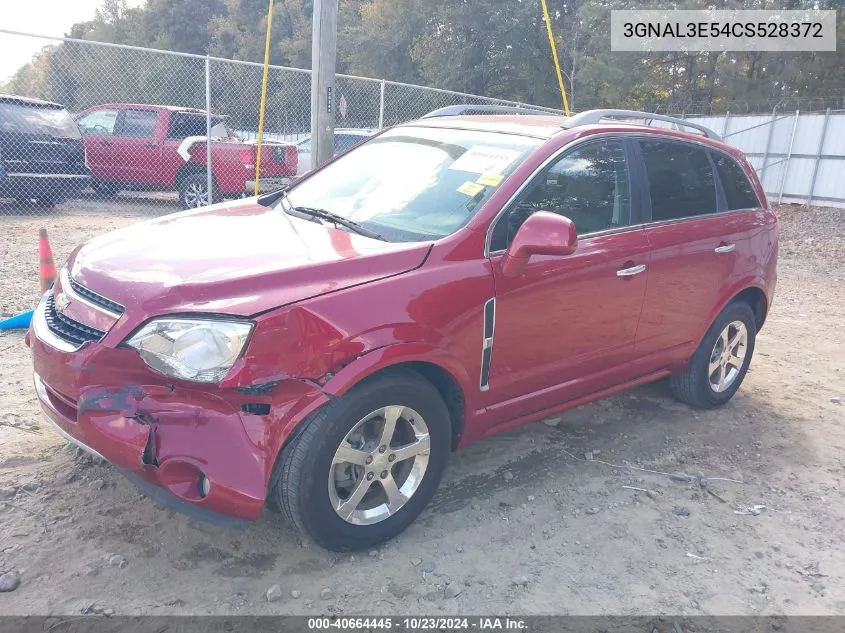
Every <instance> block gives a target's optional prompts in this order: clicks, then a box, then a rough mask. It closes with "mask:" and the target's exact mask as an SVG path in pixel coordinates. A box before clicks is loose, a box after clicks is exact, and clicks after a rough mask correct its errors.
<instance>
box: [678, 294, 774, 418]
mask: <svg viewBox="0 0 845 633" xmlns="http://www.w3.org/2000/svg"><path fill="white" fill-rule="evenodd" d="M756 337H757V321H756V319H755V318H754V312H753V311H752V310H751V306H749V305H748V304H747V303H745V302H735V303H731V304H729V305H728V306H727V307H726V308H725V309H724V310H722V312H721V313H720V314H719V316H718V317H716V320H715V321H714V322H713V325H711V326H710V329H709V330H707V333H706V334H705V335H704V338H703V339H702V340H701V343H700V344H699V345H698V349H696V350H695V354H693V356H692V358H691V359H690V361H689V363H687V366H686V367H685V368H684V369H683V371H681V372H680V373H678V374H675V375H673V376H671V377H670V378H669V387H670V389H671V390H672V394H673V395H674V396H675V397H676V398H677V399H678V400H680V401H681V402H685V403H686V404H688V405H690V406H692V407H695V408H697V409H713V408H716V407H720V406H722V405H723V404H725V403H726V402H727V401H728V400H730V399H731V398H732V397H733V395H734V394H735V393H736V392H737V390H738V389H739V387H740V385H741V384H742V381H743V379H744V378H745V374H746V373H747V372H748V366H749V365H750V364H751V356H752V354H753V353H754V342H755V340H756Z"/></svg>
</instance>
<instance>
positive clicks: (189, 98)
mask: <svg viewBox="0 0 845 633" xmlns="http://www.w3.org/2000/svg"><path fill="white" fill-rule="evenodd" d="M23 38H25V39H27V40H29V41H31V40H32V38H39V39H42V40H45V43H47V44H49V46H47V47H46V48H44V49H43V50H42V52H41V53H40V54H39V55H38V56H37V57H36V58H35V59H34V60H33V62H32V63H31V64H29V65H28V66H26V67H25V68H24V69H22V70H21V71H19V72H18V73H16V74H15V76H14V77H13V78H12V79H11V80H10V81H9V82H8V83H7V84H6V85H5V87H4V89H3V90H0V92H5V93H7V94H0V160H2V163H0V198H3V199H5V200H6V202H4V203H0V213H3V212H15V213H19V212H20V210H21V209H33V210H35V209H39V208H41V209H49V208H52V207H53V206H54V205H55V204H58V203H63V204H64V206H65V207H68V206H74V207H80V206H81V207H82V208H86V207H91V206H95V207H96V206H102V203H103V202H106V203H108V204H109V205H112V206H115V205H117V206H120V207H125V206H127V205H128V204H130V203H131V204H132V205H133V208H134V210H135V212H138V213H149V214H158V213H163V212H172V211H176V210H178V209H179V208H186V207H193V206H202V205H204V204H207V203H208V202H209V201H211V200H213V201H218V200H223V199H226V198H234V197H240V196H243V195H247V194H251V193H252V192H253V191H254V186H255V172H256V167H255V165H256V162H259V163H260V179H259V186H260V189H261V190H265V189H270V188H273V187H276V186H278V185H279V184H281V183H284V182H287V181H289V180H290V179H291V178H293V177H295V176H296V175H298V174H301V173H303V172H304V171H307V170H308V169H310V167H311V151H310V150H311V147H310V125H311V73H310V71H308V70H302V69H295V68H285V67H278V66H271V67H270V72H269V77H268V85H267V107H266V111H265V112H266V114H265V122H264V137H263V141H264V146H263V147H262V150H261V156H260V161H259V160H258V159H259V156H258V155H257V144H256V137H257V130H258V117H259V103H260V97H261V84H262V81H261V80H262V66H261V64H257V63H249V62H239V61H232V60H227V59H220V58H214V57H206V56H199V55H190V54H185V53H174V52H170V51H160V50H153V49H145V48H138V47H131V46H123V45H118V44H107V43H100V42H90V41H87V40H77V39H72V38H44V37H41V36H35V35H30V34H22V33H15V32H11V31H5V30H0V49H3V50H6V49H11V48H12V47H14V46H16V45H18V44H19V43H20V41H21V40H22V39H23ZM12 95H15V96H12ZM35 99H39V100H43V101H47V102H49V103H42V102H39V101H35ZM334 102H335V104H336V105H335V108H334V111H335V113H336V114H335V117H336V118H335V126H336V130H335V147H336V150H338V151H341V150H343V149H346V148H347V147H349V146H351V145H352V144H354V143H357V142H359V141H360V140H361V139H362V138H364V137H366V136H368V135H370V134H372V133H373V132H375V131H376V130H378V129H380V128H382V127H386V126H391V125H395V124H396V123H400V122H403V121H408V120H412V119H416V118H419V117H420V116H422V115H424V114H426V113H427V112H430V111H431V110H434V109H436V108H440V107H443V106H447V105H455V104H462V103H468V104H505V105H520V106H527V104H520V103H517V102H511V101H504V100H499V99H490V98H486V97H479V96H475V95H468V94H463V93H458V92H452V91H447V90H439V89H433V88H425V87H422V86H414V85H409V84H402V83H397V82H391V81H384V80H378V79H368V78H363V77H352V76H345V75H339V76H338V77H337V80H336V86H335V97H334ZM549 111H550V112H555V113H556V112H558V111H555V110H549ZM208 138H210V139H211V143H210V145H209V144H208V143H207V139H208ZM83 147H84V151H83ZM89 174H90V178H89V176H88V175H89Z"/></svg>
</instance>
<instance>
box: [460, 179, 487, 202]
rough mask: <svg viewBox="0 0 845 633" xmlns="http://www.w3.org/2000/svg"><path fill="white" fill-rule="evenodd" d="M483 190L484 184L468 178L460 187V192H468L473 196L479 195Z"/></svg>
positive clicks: (467, 193)
mask: <svg viewBox="0 0 845 633" xmlns="http://www.w3.org/2000/svg"><path fill="white" fill-rule="evenodd" d="M481 191H484V185H479V184H478V183H477V182H472V181H471V180H467V181H466V182H465V183H464V184H462V185H461V186H460V187H458V192H459V193H463V194H466V195H468V196H470V197H471V198H474V197H475V196H477V195H478V194H479V192H481Z"/></svg>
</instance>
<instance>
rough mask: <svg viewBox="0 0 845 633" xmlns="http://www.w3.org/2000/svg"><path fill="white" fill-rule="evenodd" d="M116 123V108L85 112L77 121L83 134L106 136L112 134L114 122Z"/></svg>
mask: <svg viewBox="0 0 845 633" xmlns="http://www.w3.org/2000/svg"><path fill="white" fill-rule="evenodd" d="M115 123H117V110H97V111H96V112H91V113H90V114H86V115H85V116H84V117H82V118H81V119H79V120H78V121H77V124H78V125H79V129H80V130H82V133H83V134H94V135H97V136H107V135H109V134H114V124H115Z"/></svg>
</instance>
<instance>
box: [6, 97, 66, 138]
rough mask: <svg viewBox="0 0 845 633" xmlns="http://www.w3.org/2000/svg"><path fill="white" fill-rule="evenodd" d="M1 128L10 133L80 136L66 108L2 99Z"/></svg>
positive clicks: (63, 136) (62, 136)
mask: <svg viewBox="0 0 845 633" xmlns="http://www.w3.org/2000/svg"><path fill="white" fill-rule="evenodd" d="M0 130H2V131H3V132H5V133H7V134H9V133H17V134H40V135H44V136H53V137H60V138H79V137H80V133H79V128H78V127H76V123H75V122H74V120H73V119H72V118H70V114H68V111H67V110H65V109H64V108H56V107H55V106H39V105H34V104H27V103H12V102H8V101H6V102H3V101H0Z"/></svg>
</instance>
